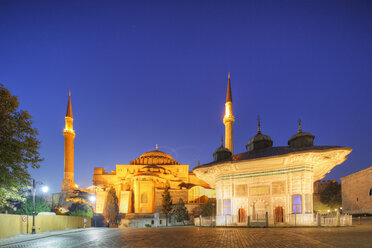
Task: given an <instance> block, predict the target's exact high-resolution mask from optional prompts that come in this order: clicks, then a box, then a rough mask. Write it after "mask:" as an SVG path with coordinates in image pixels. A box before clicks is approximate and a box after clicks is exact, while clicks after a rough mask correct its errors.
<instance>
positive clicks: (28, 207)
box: [11, 196, 50, 215]
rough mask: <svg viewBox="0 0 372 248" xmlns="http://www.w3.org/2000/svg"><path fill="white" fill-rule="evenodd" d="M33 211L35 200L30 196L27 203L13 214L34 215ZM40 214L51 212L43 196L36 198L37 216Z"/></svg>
mask: <svg viewBox="0 0 372 248" xmlns="http://www.w3.org/2000/svg"><path fill="white" fill-rule="evenodd" d="M32 210H33V199H32V196H28V197H27V199H26V201H25V202H23V203H21V204H20V205H19V206H18V207H17V210H16V211H14V212H11V213H14V214H22V215H32ZM40 212H50V208H49V207H48V205H47V204H46V202H45V199H44V198H43V197H41V196H35V214H36V215H37V214H38V213H40Z"/></svg>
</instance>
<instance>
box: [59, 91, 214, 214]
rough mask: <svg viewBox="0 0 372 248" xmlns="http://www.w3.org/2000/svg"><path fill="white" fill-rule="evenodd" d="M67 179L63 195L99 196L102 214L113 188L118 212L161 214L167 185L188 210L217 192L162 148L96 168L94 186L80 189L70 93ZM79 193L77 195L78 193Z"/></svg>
mask: <svg viewBox="0 0 372 248" xmlns="http://www.w3.org/2000/svg"><path fill="white" fill-rule="evenodd" d="M63 136H64V138H65V149H64V150H65V154H64V158H65V159H64V179H63V182H62V195H63V196H64V197H65V200H67V201H69V200H70V201H76V200H77V201H79V200H81V199H82V196H84V194H85V195H89V194H90V195H92V194H94V195H95V196H96V203H95V211H96V213H102V212H103V208H104V203H105V198H106V195H107V192H108V189H109V188H110V187H113V188H115V190H116V194H117V197H118V200H119V212H120V213H124V214H153V213H161V205H162V192H163V190H164V189H165V188H166V187H167V186H168V187H169V192H170V195H171V198H172V202H173V203H177V202H178V201H179V200H180V199H182V200H183V202H185V203H186V204H187V207H188V209H189V211H192V210H193V209H194V208H197V207H198V206H199V205H200V204H202V203H207V202H208V200H209V199H211V200H213V199H215V191H214V190H213V189H211V188H210V187H209V185H208V184H207V183H206V182H204V181H203V180H201V179H199V178H197V177H196V176H195V174H194V173H193V172H190V171H189V165H187V164H180V163H179V162H177V161H176V160H174V159H173V158H172V157H171V156H170V155H169V154H167V153H165V152H162V151H159V150H158V146H157V145H156V148H155V150H154V151H149V152H145V153H143V154H142V155H141V156H139V157H138V158H137V159H135V160H133V161H130V163H129V164H126V165H123V164H117V165H116V170H112V171H111V172H106V171H105V169H104V168H94V174H93V186H91V187H89V188H87V189H78V186H77V185H76V184H75V182H74V139H75V131H74V129H73V115H72V107H71V94H69V99H68V104H67V112H66V117H65V128H64V130H63ZM77 194H78V195H77Z"/></svg>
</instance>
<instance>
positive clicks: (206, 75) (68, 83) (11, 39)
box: [0, 0, 372, 192]
mask: <svg viewBox="0 0 372 248" xmlns="http://www.w3.org/2000/svg"><path fill="white" fill-rule="evenodd" d="M371 13H372V2H371V1H340V0H337V1H324V0H319V1H261V0H260V1H241V2H239V1H183V2H181V1H169V2H161V1H148V2H141V1H117V2H114V1H110V2H109V3H108V1H76V0H74V1H4V0H1V1H0V37H1V38H0V82H1V83H3V84H4V85H5V86H6V87H7V88H8V89H9V90H10V91H11V93H12V94H14V95H16V96H18V97H19V100H20V103H21V105H20V106H21V108H22V109H26V110H28V111H29V112H30V114H31V115H32V116H33V119H34V121H35V123H34V126H35V127H36V128H38V129H39V132H40V136H39V138H40V140H41V141H42V145H41V149H40V151H41V154H42V157H44V158H45V161H44V162H42V164H41V168H40V169H38V170H32V175H33V176H34V177H35V178H36V179H37V180H39V181H43V182H44V183H46V184H48V185H50V187H51V191H52V192H58V191H59V190H60V187H61V182H62V179H63V159H64V157H63V154H64V151H63V149H64V143H63V142H64V139H63V135H62V130H63V128H64V116H65V113H66V107H67V99H68V90H69V89H71V94H72V109H73V114H74V129H75V131H76V139H75V181H76V183H77V184H79V185H81V186H82V187H86V186H89V185H91V184H92V175H93V168H94V167H105V168H106V170H112V169H115V165H116V164H128V163H129V161H130V160H133V159H135V158H137V157H139V156H140V155H141V154H142V153H144V152H146V151H149V150H154V148H155V144H159V149H160V150H162V151H165V152H167V153H169V154H170V155H172V156H173V157H174V158H175V159H176V160H177V161H179V162H180V163H183V164H190V168H193V167H194V166H196V165H197V161H198V159H200V161H201V163H207V162H210V161H211V160H212V153H213V151H214V150H215V149H216V148H217V147H218V146H219V144H220V137H221V135H223V134H224V126H223V123H222V117H223V113H224V103H225V95H226V86H227V74H228V72H229V71H230V72H231V83H232V93H233V107H234V114H235V116H236V122H235V124H234V150H235V153H240V152H244V151H245V145H246V143H247V141H248V140H249V138H251V137H252V136H253V135H255V134H256V119H257V115H258V114H259V115H260V116H261V119H262V131H263V133H265V134H268V135H270V136H271V138H272V139H273V141H274V145H276V146H283V145H287V141H288V139H289V138H290V137H291V136H292V135H293V134H295V133H296V132H297V120H298V119H299V118H301V119H302V122H303V130H304V131H306V132H310V133H312V134H314V135H315V136H316V137H315V144H316V145H339V146H347V147H351V148H353V152H352V153H351V155H350V156H349V159H348V160H347V162H345V163H344V164H342V165H339V166H337V167H335V168H334V169H333V170H332V171H331V173H329V174H328V175H327V177H326V179H337V180H338V179H339V178H340V177H342V176H345V175H347V174H350V173H352V172H355V171H358V170H361V169H364V168H366V167H368V166H371V165H372V164H371V160H372V159H371V142H372V129H371V126H372V116H371V108H372V100H371V93H372V86H371V83H372V14H371Z"/></svg>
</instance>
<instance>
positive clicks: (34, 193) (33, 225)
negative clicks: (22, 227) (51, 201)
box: [31, 179, 49, 234]
mask: <svg viewBox="0 0 372 248" xmlns="http://www.w3.org/2000/svg"><path fill="white" fill-rule="evenodd" d="M48 189H49V188H48V186H46V185H44V186H43V187H42V188H41V190H42V191H43V192H44V193H46V192H47V191H48ZM35 195H36V182H35V179H32V232H31V234H36V228H35Z"/></svg>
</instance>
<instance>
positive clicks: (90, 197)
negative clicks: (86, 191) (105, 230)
mask: <svg viewBox="0 0 372 248" xmlns="http://www.w3.org/2000/svg"><path fill="white" fill-rule="evenodd" d="M89 201H90V202H92V203H93V202H94V213H93V218H94V227H97V225H96V224H97V223H96V218H95V215H96V206H97V203H96V196H95V195H91V196H89Z"/></svg>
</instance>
